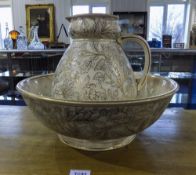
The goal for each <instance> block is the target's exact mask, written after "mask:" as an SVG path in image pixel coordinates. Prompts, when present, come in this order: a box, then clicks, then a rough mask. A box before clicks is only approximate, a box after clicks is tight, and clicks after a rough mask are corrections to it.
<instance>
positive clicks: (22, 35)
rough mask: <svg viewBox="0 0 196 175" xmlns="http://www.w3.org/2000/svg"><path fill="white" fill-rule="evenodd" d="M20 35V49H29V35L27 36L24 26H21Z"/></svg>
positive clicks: (18, 47) (18, 43) (18, 45)
mask: <svg viewBox="0 0 196 175" xmlns="http://www.w3.org/2000/svg"><path fill="white" fill-rule="evenodd" d="M19 33H20V34H19V36H18V39H17V42H16V44H17V49H18V50H27V48H28V41H27V37H26V36H25V33H24V28H23V27H22V26H20V27H19Z"/></svg>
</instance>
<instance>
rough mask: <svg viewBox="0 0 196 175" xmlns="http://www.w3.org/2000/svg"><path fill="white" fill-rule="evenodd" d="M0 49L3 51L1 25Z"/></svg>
mask: <svg viewBox="0 0 196 175" xmlns="http://www.w3.org/2000/svg"><path fill="white" fill-rule="evenodd" d="M0 49H3V38H2V32H1V23H0Z"/></svg>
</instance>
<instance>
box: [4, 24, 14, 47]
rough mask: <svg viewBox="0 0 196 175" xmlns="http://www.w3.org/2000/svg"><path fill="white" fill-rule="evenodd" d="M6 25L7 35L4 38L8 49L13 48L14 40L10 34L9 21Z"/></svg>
mask: <svg viewBox="0 0 196 175" xmlns="http://www.w3.org/2000/svg"><path fill="white" fill-rule="evenodd" d="M5 26H6V35H5V39H4V47H5V49H7V50H9V49H13V41H12V39H11V37H10V35H9V28H8V23H6V24H5Z"/></svg>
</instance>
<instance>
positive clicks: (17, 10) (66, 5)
mask: <svg viewBox="0 0 196 175" xmlns="http://www.w3.org/2000/svg"><path fill="white" fill-rule="evenodd" d="M49 3H53V4H54V6H55V32H56V35H57V34H58V32H59V29H60V26H61V24H64V25H65V26H66V29H68V24H69V23H68V22H67V21H66V19H65V17H66V16H70V14H71V13H70V10H71V8H70V7H71V0H12V9H13V24H14V27H15V29H16V30H18V29H19V26H23V27H24V28H25V29H26V12H25V5H26V4H49ZM59 42H65V43H69V39H68V38H67V37H66V35H65V34H64V31H63V30H62V33H61V36H60V38H59Z"/></svg>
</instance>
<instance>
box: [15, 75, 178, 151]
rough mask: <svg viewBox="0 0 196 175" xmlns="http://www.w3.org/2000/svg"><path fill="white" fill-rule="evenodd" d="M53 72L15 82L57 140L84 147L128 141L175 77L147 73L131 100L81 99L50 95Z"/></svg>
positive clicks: (155, 111)
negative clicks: (142, 88)
mask: <svg viewBox="0 0 196 175" xmlns="http://www.w3.org/2000/svg"><path fill="white" fill-rule="evenodd" d="M52 80H53V74H48V75H41V76H36V77H32V78H28V79H25V80H23V81H21V82H19V83H18V84H17V89H18V91H19V92H21V94H22V96H23V98H24V100H25V102H26V103H27V105H28V106H29V107H30V108H31V109H32V111H33V112H34V114H35V116H36V117H37V118H38V119H39V120H40V121H41V122H42V123H43V124H44V125H45V126H47V127H49V128H50V129H52V130H54V131H55V132H56V133H57V134H58V136H59V138H60V140H61V141H63V142H64V143H66V144H67V145H70V146H72V147H75V148H79V149H84V150H93V151H100V150H109V149H115V148H119V147H122V146H125V145H127V144H129V143H130V142H131V141H132V140H133V139H134V138H135V135H136V134H137V133H138V132H141V131H142V130H144V129H145V128H147V127H149V126H150V125H151V124H153V123H154V122H155V121H156V120H157V119H158V118H159V117H160V116H161V114H162V112H163V111H164V109H165V108H166V107H167V105H168V104H169V102H170V100H171V98H172V96H173V95H174V93H175V92H176V91H177V89H178V85H177V83H176V82H175V81H173V80H170V79H166V78H163V77H160V76H151V75H150V76H148V79H147V84H146V89H145V91H146V93H141V94H146V95H141V94H140V95H139V96H138V98H137V99H135V100H130V101H129V100H127V101H114V102H112V101H109V102H108V101H107V102H94V101H93V102H84V101H68V100H66V99H65V100H58V99H54V98H52V96H51V83H52Z"/></svg>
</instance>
